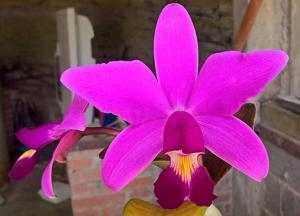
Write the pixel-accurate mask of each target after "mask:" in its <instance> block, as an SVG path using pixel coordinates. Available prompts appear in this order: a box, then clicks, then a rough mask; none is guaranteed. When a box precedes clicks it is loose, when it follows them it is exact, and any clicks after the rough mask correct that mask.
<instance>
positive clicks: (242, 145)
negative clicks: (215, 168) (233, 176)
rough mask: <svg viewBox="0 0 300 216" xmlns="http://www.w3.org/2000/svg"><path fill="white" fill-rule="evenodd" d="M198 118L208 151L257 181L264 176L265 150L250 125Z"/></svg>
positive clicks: (267, 165)
mask: <svg viewBox="0 0 300 216" xmlns="http://www.w3.org/2000/svg"><path fill="white" fill-rule="evenodd" d="M197 119H198V122H199V124H200V125H201V129H202V132H203V138H204V145H205V147H206V148H207V149H208V150H209V151H211V152H212V153H213V154H215V155H216V156H218V157H219V158H221V159H223V160H224V161H226V162H227V163H229V164H230V165H232V166H233V167H235V168H236V169H238V170H240V171H241V172H243V173H244V174H246V175H248V176H249V177H251V178H253V179H254V180H256V181H261V180H262V179H263V178H264V177H266V176H267V174H268V171H269V158H268V154H267V151H266V149H265V147H264V145H263V143H262V142H261V140H260V139H259V137H258V136H257V135H256V134H255V132H254V131H253V130H252V129H251V128H250V127H249V126H247V125H246V124H245V123H244V122H242V121H241V120H239V119H237V118H235V117H211V116H200V117H198V118H197Z"/></svg>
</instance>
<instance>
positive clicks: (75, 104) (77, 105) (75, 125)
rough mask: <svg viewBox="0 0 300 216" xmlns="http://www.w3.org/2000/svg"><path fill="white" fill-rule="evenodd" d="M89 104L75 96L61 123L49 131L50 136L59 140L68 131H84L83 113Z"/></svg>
mask: <svg viewBox="0 0 300 216" xmlns="http://www.w3.org/2000/svg"><path fill="white" fill-rule="evenodd" d="M88 106H89V103H88V102H87V101H86V100H84V99H82V98H81V97H80V96H78V95H75V96H74V98H73V101H72V104H71V105H70V107H69V109H68V111H67V113H66V115H65V117H64V119H63V121H62V122H61V124H60V125H58V126H57V127H55V128H54V129H53V130H51V134H50V135H51V136H52V137H54V138H57V139H59V138H60V137H61V136H63V135H64V134H65V133H66V132H67V131H69V130H79V131H84V129H85V128H86V121H85V115H84V113H85V111H86V109H87V108H88Z"/></svg>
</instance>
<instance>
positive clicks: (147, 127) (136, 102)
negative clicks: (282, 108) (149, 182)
mask: <svg viewBox="0 0 300 216" xmlns="http://www.w3.org/2000/svg"><path fill="white" fill-rule="evenodd" d="M154 60H155V68H156V74H157V79H156V78H155V76H154V75H153V73H152V72H151V70H150V69H149V68H148V67H147V66H146V65H145V64H143V63H142V62H141V61H137V60H136V61H114V62H110V63H107V64H97V65H92V66H83V67H75V68H71V69H68V70H67V71H65V72H64V73H63V75H62V77H61V81H62V83H63V84H64V85H65V86H66V87H67V88H69V89H70V90H71V91H73V92H75V94H78V95H80V96H81V97H82V98H84V99H85V100H87V101H88V102H89V103H91V104H92V105H94V106H95V107H97V108H98V109H99V110H101V111H102V112H105V113H113V114H115V115H117V116H119V117H121V118H122V119H124V120H125V121H127V122H128V123H129V124H130V126H129V127H127V128H126V129H124V130H123V131H122V132H121V133H120V134H119V135H118V136H117V137H116V138H115V139H114V140H113V142H112V143H111V145H110V146H109V148H108V150H107V152H106V155H105V158H104V160H103V164H102V176H103V181H104V182H105V183H106V185H107V186H109V187H110V188H111V189H112V190H114V191H118V190H120V189H122V188H123V187H124V186H125V185H126V184H127V183H128V182H130V181H131V180H132V179H133V178H135V177H136V176H137V175H138V174H139V173H141V172H142V171H143V169H144V168H145V167H146V166H148V165H149V164H150V163H151V161H152V160H153V159H154V158H155V157H156V156H157V155H158V154H159V153H160V152H162V151H163V153H165V154H167V155H169V156H170V161H171V162H170V165H169V167H167V168H166V169H165V170H164V171H162V173H161V174H160V176H159V178H158V180H157V182H156V183H155V194H156V196H157V198H158V202H159V203H160V204H161V205H162V206H163V207H165V208H175V207H178V206H179V205H180V204H182V203H183V202H184V201H185V200H188V199H190V200H192V201H193V202H195V203H196V204H198V205H209V204H210V203H211V202H212V200H213V199H214V195H213V182H212V180H211V179H210V177H209V175H208V173H207V170H206V169H205V167H203V166H202V163H201V155H202V154H204V153H205V149H207V150H209V151H210V152H212V153H213V154H215V155H216V156H218V157H220V158H221V159H223V160H224V161H226V162H227V163H229V164H231V165H232V166H233V167H235V168H236V169H238V170H240V171H241V172H243V173H244V174H246V175H248V176H250V177H251V178H253V179H254V180H257V181H260V180H262V179H263V178H264V177H265V176H266V175H267V173H268V169H269V160H268V155H267V152H266V149H265V147H264V145H263V143H262V142H261V140H260V139H259V137H258V136H257V135H256V134H255V133H254V132H253V130H252V129H251V128H250V127H248V126H247V125H246V124H245V123H243V122H242V121H241V120H239V119H237V118H236V117H234V116H233V114H234V113H235V112H237V111H238V110H239V109H240V107H241V106H242V105H243V104H244V103H245V102H246V101H247V100H248V99H249V98H251V97H255V96H257V95H258V94H259V93H260V92H261V91H262V90H263V88H264V87H265V85H266V84H267V83H269V82H270V81H271V80H272V79H274V78H275V77H276V75H278V74H279V72H280V71H281V70H282V69H283V68H284V66H285V65H286V63H287V61H288V56H287V55H286V54H285V53H284V52H283V51H279V50H270V51H256V52H249V53H241V52H238V51H228V52H221V53H216V54H213V55H211V56H209V57H208V59H207V60H206V62H205V63H204V65H203V67H202V69H201V70H200V73H199V75H198V43H197V36H196V32H195V29H194V26H193V23H192V20H191V18H190V16H189V14H188V12H187V11H186V10H185V9H184V7H182V6H181V5H179V4H169V5H167V6H166V7H165V8H164V9H163V11H162V12H161V14H160V16H159V19H158V22H157V26H156V30H155V37H154Z"/></svg>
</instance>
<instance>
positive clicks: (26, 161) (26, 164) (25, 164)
mask: <svg viewBox="0 0 300 216" xmlns="http://www.w3.org/2000/svg"><path fill="white" fill-rule="evenodd" d="M39 158H40V155H39V154H38V152H37V151H36V150H33V149H30V150H28V151H26V152H24V153H23V154H22V155H21V156H20V157H19V158H18V160H17V161H16V162H15V164H14V166H13V167H12V169H11V170H10V171H9V173H8V176H9V177H10V179H11V180H13V181H19V180H22V179H24V178H26V177H27V176H29V175H30V174H31V173H32V171H33V169H34V167H35V165H36V164H37V162H38V160H39Z"/></svg>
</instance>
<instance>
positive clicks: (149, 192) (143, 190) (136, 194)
mask: <svg viewBox="0 0 300 216" xmlns="http://www.w3.org/2000/svg"><path fill="white" fill-rule="evenodd" d="M150 196H153V188H152V187H139V188H135V189H134V190H133V191H132V192H131V193H130V198H141V199H143V198H145V197H150Z"/></svg>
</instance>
